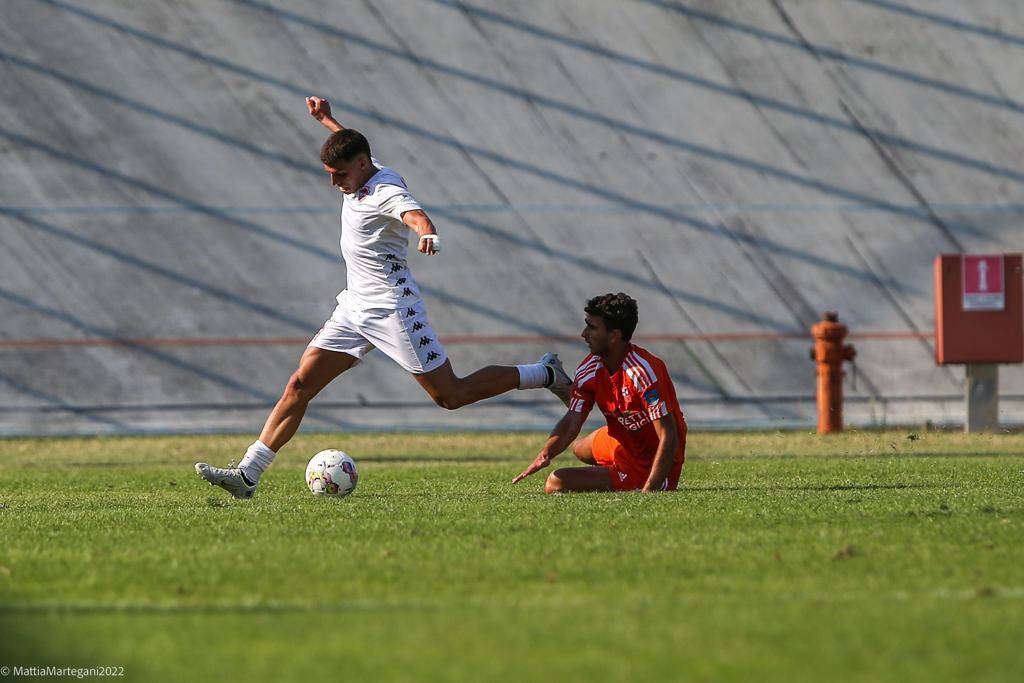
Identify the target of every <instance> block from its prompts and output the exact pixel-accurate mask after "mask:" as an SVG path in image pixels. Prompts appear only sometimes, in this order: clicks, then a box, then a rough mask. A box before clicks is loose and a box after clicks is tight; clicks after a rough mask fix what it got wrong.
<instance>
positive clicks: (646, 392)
mask: <svg viewBox="0 0 1024 683" xmlns="http://www.w3.org/2000/svg"><path fill="white" fill-rule="evenodd" d="M584 311H585V312H586V314H587V317H586V327H585V328H584V330H583V335H582V336H583V339H584V341H586V343H587V346H588V347H589V348H590V355H589V356H587V357H586V358H584V359H583V362H582V363H580V365H579V368H578V369H577V370H576V379H575V381H574V382H573V392H572V398H571V400H570V402H569V410H568V412H566V414H565V416H564V417H563V418H562V419H561V420H559V422H558V424H557V425H555V428H554V430H553V431H552V432H551V436H550V437H549V438H548V441H547V443H545V444H544V448H542V449H541V451H540V454H539V455H538V456H537V459H536V460H534V461H533V463H532V464H531V465H530V466H529V467H527V468H526V469H525V470H523V472H522V473H521V474H520V475H519V476H517V477H516V478H515V479H513V480H512V483H513V484H515V483H518V482H520V481H522V480H523V479H525V478H526V477H528V476H530V475H531V474H533V473H534V472H537V471H538V470H541V469H543V468H545V467H547V466H548V465H549V464H550V463H551V460H552V459H554V458H555V456H557V455H558V454H560V453H561V452H562V451H564V450H565V449H566V448H568V446H569V444H572V452H573V453H574V454H575V455H576V457H577V458H579V459H580V460H582V461H583V462H585V463H587V465H589V466H588V467H566V468H562V469H559V470H555V471H554V472H552V473H551V474H550V475H548V480H547V483H546V484H545V485H544V491H545V492H546V493H556V492H559V491H634V490H637V489H639V490H642V491H674V490H675V489H676V487H677V486H678V485H679V475H680V473H681V472H682V469H683V460H684V459H685V451H686V420H685V419H684V418H683V413H682V411H681V410H680V409H679V402H678V401H677V400H676V391H675V387H674V386H673V385H672V379H671V378H670V377H669V374H668V370H667V369H666V368H665V363H664V362H663V361H662V360H661V359H660V358H658V357H657V356H655V355H654V354H652V353H651V352H649V351H647V350H646V349H642V348H640V347H639V346H637V345H635V344H632V343H631V342H630V341H629V340H630V338H632V336H633V330H635V329H636V324H637V305H636V301H635V300H633V299H632V298H630V297H628V296H626V295H625V294H621V293H620V294H605V295H603V296H596V297H594V298H593V299H591V300H590V301H588V302H587V306H586V308H585V309H584ZM595 403H596V404H597V407H598V408H599V409H600V410H601V412H602V413H604V416H605V419H606V420H607V421H608V426H607V427H602V428H600V429H598V430H597V431H595V432H594V433H592V434H590V435H588V436H586V437H584V438H582V439H579V440H576V441H575V442H574V441H573V440H574V439H576V437H577V436H578V435H579V433H580V429H582V427H583V423H584V422H585V421H586V419H587V415H589V414H590V410H591V408H593V407H594V404H595Z"/></svg>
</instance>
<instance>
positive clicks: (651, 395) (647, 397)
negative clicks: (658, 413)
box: [644, 387, 661, 407]
mask: <svg viewBox="0 0 1024 683" xmlns="http://www.w3.org/2000/svg"><path fill="white" fill-rule="evenodd" d="M644 401H645V402H646V403H647V405H649V406H652V407H653V406H656V405H658V403H660V402H661V394H659V393H658V390H657V389H655V388H653V387H652V388H650V389H648V390H647V393H645V394H644Z"/></svg>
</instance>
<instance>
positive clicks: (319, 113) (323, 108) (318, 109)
mask: <svg viewBox="0 0 1024 683" xmlns="http://www.w3.org/2000/svg"><path fill="white" fill-rule="evenodd" d="M306 109H308V110H309V115H310V116H312V117H313V118H314V119H316V120H317V121H323V120H324V119H329V118H331V103H330V102H328V101H327V100H325V99H324V98H322V97H317V96H315V95H314V96H312V97H307V98H306Z"/></svg>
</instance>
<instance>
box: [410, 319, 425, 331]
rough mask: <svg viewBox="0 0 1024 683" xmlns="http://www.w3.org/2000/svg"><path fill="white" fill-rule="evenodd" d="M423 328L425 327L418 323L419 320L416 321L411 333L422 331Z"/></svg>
mask: <svg viewBox="0 0 1024 683" xmlns="http://www.w3.org/2000/svg"><path fill="white" fill-rule="evenodd" d="M424 327H426V325H424V324H423V323H421V322H420V321H419V320H417V321H416V324H415V325H413V326H412V331H413V332H419V331H420V330H422V329H423V328H424Z"/></svg>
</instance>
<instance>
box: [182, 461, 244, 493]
mask: <svg viewBox="0 0 1024 683" xmlns="http://www.w3.org/2000/svg"><path fill="white" fill-rule="evenodd" d="M196 474H198V475H199V476H200V477H202V478H203V479H205V480H206V481H207V482H209V484H210V485H211V486H219V487H221V488H222V489H224V490H225V491H227V492H228V493H230V494H231V495H232V496H234V497H235V498H241V499H242V500H248V499H249V498H252V494H254V493H256V485H255V484H249V483H247V482H246V481H245V479H244V478H243V477H242V470H240V469H238V468H237V467H232V468H230V469H225V468H223V467H213V466H212V465H207V464H206V463H205V462H197V463H196Z"/></svg>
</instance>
